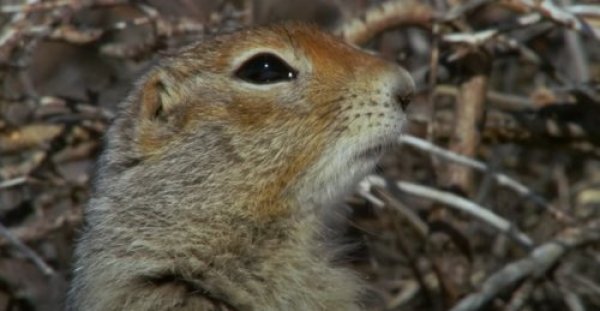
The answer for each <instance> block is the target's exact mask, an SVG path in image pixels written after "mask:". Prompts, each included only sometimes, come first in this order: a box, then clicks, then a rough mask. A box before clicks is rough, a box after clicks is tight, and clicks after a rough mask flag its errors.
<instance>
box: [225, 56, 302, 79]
mask: <svg viewBox="0 0 600 311" xmlns="http://www.w3.org/2000/svg"><path fill="white" fill-rule="evenodd" d="M235 75H236V77H238V78H240V79H242V80H245V81H247V82H251V83H255V84H268V83H277V82H281V81H290V80H293V79H295V78H296V76H297V75H298V72H297V71H296V70H295V69H293V68H292V67H290V65H288V64H287V63H286V62H284V61H283V60H281V59H280V58H279V57H277V56H275V55H273V54H268V53H262V54H258V55H255V56H253V57H252V58H250V59H249V60H247V61H246V62H244V63H243V64H242V65H241V66H240V68H239V69H238V70H237V71H236V72H235Z"/></svg>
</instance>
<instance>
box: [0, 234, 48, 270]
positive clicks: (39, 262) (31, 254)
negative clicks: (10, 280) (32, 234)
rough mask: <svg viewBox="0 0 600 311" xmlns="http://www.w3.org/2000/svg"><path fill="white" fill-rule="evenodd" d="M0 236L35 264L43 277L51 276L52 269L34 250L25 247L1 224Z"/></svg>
mask: <svg viewBox="0 0 600 311" xmlns="http://www.w3.org/2000/svg"><path fill="white" fill-rule="evenodd" d="M0 236H2V237H3V238H4V239H6V240H7V241H8V242H9V243H10V244H11V245H12V246H14V247H15V248H16V249H17V250H19V251H20V252H21V253H22V254H23V255H25V257H27V258H28V259H29V260H31V261H32V262H33V264H35V265H36V266H37V267H38V269H40V271H42V273H44V274H45V275H48V276H49V275H53V274H54V269H52V267H50V266H49V265H48V264H47V263H46V262H45V261H44V260H43V259H42V258H41V257H40V256H39V255H38V254H37V253H36V252H35V251H34V250H32V249H31V248H29V247H28V246H27V245H25V244H23V242H21V241H20V240H19V239H17V238H16V237H15V236H14V235H12V233H11V232H10V230H8V228H6V227H5V226H4V225H3V224H0Z"/></svg>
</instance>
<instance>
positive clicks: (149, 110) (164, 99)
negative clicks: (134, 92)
mask: <svg viewBox="0 0 600 311" xmlns="http://www.w3.org/2000/svg"><path fill="white" fill-rule="evenodd" d="M168 98H169V97H168V94H167V87H166V85H165V83H164V82H163V80H162V79H161V78H160V77H159V75H158V74H154V75H152V76H151V77H150V78H149V79H148V80H147V81H146V82H145V83H144V85H143V87H142V89H141V92H140V117H141V119H142V120H159V121H165V120H166V117H167V112H168V110H169V109H168V108H169V107H168V106H169V103H168Z"/></svg>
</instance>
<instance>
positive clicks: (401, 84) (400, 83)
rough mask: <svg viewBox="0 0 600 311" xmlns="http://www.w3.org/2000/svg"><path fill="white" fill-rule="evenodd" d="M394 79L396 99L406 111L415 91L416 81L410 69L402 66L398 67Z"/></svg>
mask: <svg viewBox="0 0 600 311" xmlns="http://www.w3.org/2000/svg"><path fill="white" fill-rule="evenodd" d="M394 80H395V81H394V86H393V87H394V93H393V96H394V100H395V101H396V103H397V104H398V105H400V107H401V108H402V111H404V112H406V109H408V105H409V104H410V103H411V101H412V97H413V95H414V93H415V82H414V80H413V78H412V77H411V76H410V74H409V73H408V71H406V70H405V69H403V68H401V67H397V69H396V72H395V74H394Z"/></svg>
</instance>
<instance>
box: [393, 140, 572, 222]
mask: <svg viewBox="0 0 600 311" xmlns="http://www.w3.org/2000/svg"><path fill="white" fill-rule="evenodd" d="M398 141H399V142H400V143H401V144H406V145H410V146H412V147H415V148H417V149H420V150H423V151H426V152H429V153H431V154H433V155H435V156H438V157H440V158H442V159H445V160H447V161H452V162H455V163H458V164H461V165H465V166H469V167H472V168H474V169H476V170H478V171H481V172H488V171H489V170H490V169H489V167H488V166H487V165H486V164H485V163H483V162H480V161H477V160H474V159H472V158H469V157H466V156H463V155H460V154H458V153H455V152H452V151H450V150H446V149H443V148H441V147H438V146H436V145H434V144H432V143H430V142H428V141H426V140H423V139H420V138H417V137H414V136H410V135H403V136H401V137H400V138H399V139H398ZM493 177H494V180H495V181H496V182H497V183H498V184H499V185H501V186H504V187H507V188H509V189H512V190H513V191H515V192H517V193H518V194H520V195H521V196H523V197H525V198H527V199H530V200H532V201H533V202H534V203H536V204H537V205H539V206H542V207H544V208H546V209H547V210H548V211H550V213H552V215H553V216H554V217H556V218H557V219H559V220H562V221H571V217H570V216H568V215H566V214H565V213H563V212H562V211H560V210H558V209H556V208H555V207H553V206H552V205H550V203H548V202H547V201H546V200H545V199H544V198H542V197H541V196H539V195H537V194H536V193H535V192H533V191H532V190H530V189H529V188H528V187H527V186H525V185H524V184H522V183H520V182H519V181H517V180H515V179H513V178H511V177H510V176H508V175H506V174H503V173H494V174H493Z"/></svg>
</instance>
